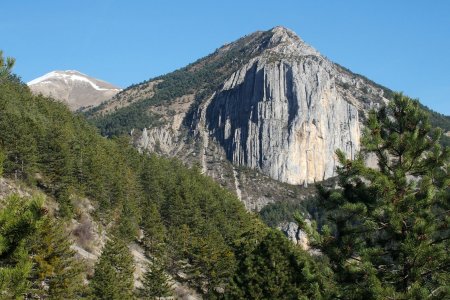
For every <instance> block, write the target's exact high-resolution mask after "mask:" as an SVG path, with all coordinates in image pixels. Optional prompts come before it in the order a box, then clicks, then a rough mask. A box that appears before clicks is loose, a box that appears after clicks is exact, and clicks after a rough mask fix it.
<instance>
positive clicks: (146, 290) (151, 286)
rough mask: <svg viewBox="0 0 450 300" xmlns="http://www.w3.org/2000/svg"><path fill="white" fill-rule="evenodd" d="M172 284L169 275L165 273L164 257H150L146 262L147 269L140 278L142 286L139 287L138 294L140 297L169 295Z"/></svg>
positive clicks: (150, 297) (156, 297)
mask: <svg viewBox="0 0 450 300" xmlns="http://www.w3.org/2000/svg"><path fill="white" fill-rule="evenodd" d="M171 287H172V285H171V284H170V282H169V276H168V275H167V274H166V270H165V264H164V259H161V258H152V259H151V263H148V264H147V271H146V272H145V274H144V278H143V280H142V288H140V289H139V296H140V297H141V298H142V299H159V298H163V297H169V296H171V294H172V289H171Z"/></svg>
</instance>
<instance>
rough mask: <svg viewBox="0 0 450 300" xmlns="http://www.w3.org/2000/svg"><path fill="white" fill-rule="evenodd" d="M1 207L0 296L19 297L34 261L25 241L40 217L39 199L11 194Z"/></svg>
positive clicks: (26, 285) (27, 285)
mask: <svg viewBox="0 0 450 300" xmlns="http://www.w3.org/2000/svg"><path fill="white" fill-rule="evenodd" d="M3 201H4V203H2V205H4V206H3V207H2V209H1V210H0V297H1V298H2V299H18V298H21V297H23V295H24V294H25V293H26V292H27V291H28V289H29V287H30V285H31V282H30V281H29V280H28V277H29V276H30V274H31V270H32V267H33V262H32V260H31V258H30V253H29V252H30V251H29V248H28V247H27V244H28V243H27V242H28V239H29V237H30V236H32V235H34V233H35V232H36V228H37V226H38V225H37V224H38V221H39V219H40V218H41V216H42V210H41V208H42V202H43V200H42V199H41V198H33V199H28V198H21V197H19V196H18V195H12V196H9V197H8V198H6V199H5V200H3Z"/></svg>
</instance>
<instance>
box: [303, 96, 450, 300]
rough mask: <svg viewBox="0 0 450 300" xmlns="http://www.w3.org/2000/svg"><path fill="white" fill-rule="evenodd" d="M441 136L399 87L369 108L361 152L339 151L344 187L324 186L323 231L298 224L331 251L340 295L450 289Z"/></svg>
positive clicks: (419, 295) (444, 293) (403, 295)
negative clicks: (372, 161) (351, 155)
mask: <svg viewBox="0 0 450 300" xmlns="http://www.w3.org/2000/svg"><path fill="white" fill-rule="evenodd" d="M440 135H441V131H440V130H439V129H433V128H432V127H431V125H430V123H429V121H428V116H427V115H426V113H425V112H423V111H422V110H421V109H420V108H419V103H418V102H417V101H415V100H411V99H409V98H407V97H405V96H403V95H402V94H395V96H394V98H393V100H392V101H391V102H390V103H389V105H388V106H387V107H386V108H383V109H381V110H379V111H378V112H375V111H373V112H371V113H370V116H369V119H368V122H367V126H366V129H365V132H364V135H363V138H362V146H363V150H362V152H361V153H360V154H359V155H358V156H357V157H356V159H354V160H350V159H347V158H346V157H345V155H344V153H342V152H340V151H338V152H337V155H338V157H339V161H340V163H341V167H339V168H338V170H337V171H338V175H339V185H340V188H339V189H337V190H325V189H324V188H320V189H319V190H320V192H321V193H320V194H321V196H322V197H321V198H322V199H321V205H322V208H323V209H324V210H325V211H327V222H325V223H326V224H323V226H322V227H321V232H320V234H318V233H317V232H314V230H312V229H313V228H310V227H309V226H308V225H307V223H306V222H300V223H301V225H302V226H303V228H304V229H306V230H308V231H309V232H310V233H311V234H310V237H311V241H312V245H313V246H316V247H318V248H319V249H320V250H321V251H322V252H323V253H324V254H326V255H327V256H328V257H329V258H330V260H331V262H332V266H333V269H334V271H335V272H336V274H337V278H338V280H339V286H341V287H342V289H341V298H345V299H438V298H441V299H443V298H445V297H449V296H450V272H449V268H450V255H449V253H450V246H449V238H450V234H449V233H450V231H449V214H448V199H449V196H448V195H449V182H450V178H449V173H448V171H449V154H450V151H449V149H448V148H447V149H442V148H441V146H440V145H439V138H440ZM368 155H371V156H372V158H373V157H375V158H376V160H377V162H378V167H377V168H371V167H368V166H367V165H366V158H367V157H368ZM444 206H446V207H444Z"/></svg>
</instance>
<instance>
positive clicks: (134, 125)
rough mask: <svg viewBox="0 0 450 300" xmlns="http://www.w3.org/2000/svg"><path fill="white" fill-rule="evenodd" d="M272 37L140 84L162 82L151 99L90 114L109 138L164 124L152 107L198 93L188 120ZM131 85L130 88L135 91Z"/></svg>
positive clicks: (240, 45)
mask: <svg viewBox="0 0 450 300" xmlns="http://www.w3.org/2000/svg"><path fill="white" fill-rule="evenodd" d="M268 38H270V36H268V34H267V33H262V34H261V36H260V37H259V39H258V40H248V38H243V39H242V40H240V41H239V42H238V43H237V44H236V45H235V46H234V47H232V48H231V49H229V50H228V51H225V52H223V51H216V52H215V53H213V54H211V55H209V56H207V57H205V58H202V59H200V60H198V61H196V62H194V63H192V64H190V65H188V66H186V67H184V68H181V69H179V70H176V71H174V72H171V73H169V74H167V75H164V76H159V77H156V78H153V79H150V80H148V81H146V82H143V83H140V85H143V84H145V83H148V82H151V81H157V80H160V81H161V82H160V83H158V84H157V85H156V88H155V92H154V95H153V96H152V97H151V98H148V99H144V100H142V101H138V102H135V103H132V104H131V105H129V106H127V107H125V108H121V109H120V110H118V111H116V112H113V113H110V114H107V115H104V116H96V113H98V112H99V111H101V109H102V108H103V107H104V106H102V105H100V106H99V107H97V108H94V109H93V110H92V111H88V112H87V113H86V115H87V116H88V117H93V118H92V121H93V123H94V124H95V125H96V126H97V127H98V128H100V131H101V134H102V135H105V136H117V135H121V134H127V133H129V132H130V131H131V130H132V129H143V128H149V127H152V126H155V125H158V124H160V123H161V120H160V117H159V116H158V115H156V114H154V113H150V112H149V111H148V107H150V106H156V105H161V104H165V103H168V102H170V101H173V100H175V99H176V98H177V97H181V96H183V95H189V94H195V104H194V105H192V106H191V108H190V112H189V113H188V117H187V120H189V119H191V116H192V115H193V114H195V112H196V111H197V107H198V105H199V104H200V103H201V101H203V100H204V99H206V98H207V97H209V96H211V95H212V93H213V92H214V91H215V90H217V89H218V88H219V87H220V85H221V84H222V83H223V82H224V81H225V80H226V79H227V78H228V77H229V76H230V75H231V74H232V73H233V72H235V71H236V70H237V69H238V68H239V67H240V66H242V65H243V64H245V63H246V62H248V61H249V60H250V59H251V58H252V57H254V56H256V55H257V53H254V52H252V51H253V50H254V49H255V48H256V45H258V44H261V43H264V42H266V41H267V40H268ZM136 86H137V85H135V86H131V87H129V88H134V87H136Z"/></svg>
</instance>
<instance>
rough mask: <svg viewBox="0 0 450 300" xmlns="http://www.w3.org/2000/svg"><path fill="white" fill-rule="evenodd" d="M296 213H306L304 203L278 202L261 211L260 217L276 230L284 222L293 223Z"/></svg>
mask: <svg viewBox="0 0 450 300" xmlns="http://www.w3.org/2000/svg"><path fill="white" fill-rule="evenodd" d="M296 211H301V212H303V213H306V209H305V205H304V203H303V201H302V202H294V201H278V202H274V203H269V204H267V205H266V206H264V207H263V208H262V209H261V210H260V211H259V215H260V217H261V219H262V220H263V221H264V223H266V224H267V225H268V226H270V227H272V228H276V227H277V226H279V225H280V224H281V223H282V222H293V221H294V213H295V212H296Z"/></svg>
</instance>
